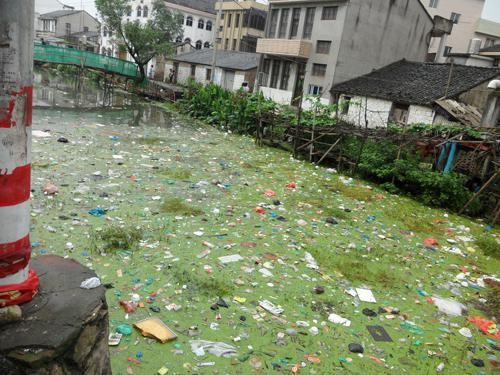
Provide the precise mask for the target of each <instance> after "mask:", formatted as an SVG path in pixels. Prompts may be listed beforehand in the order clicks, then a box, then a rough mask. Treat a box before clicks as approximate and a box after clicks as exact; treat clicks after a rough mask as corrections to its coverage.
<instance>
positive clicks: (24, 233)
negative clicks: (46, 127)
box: [0, 0, 39, 307]
mask: <svg viewBox="0 0 500 375" xmlns="http://www.w3.org/2000/svg"><path fill="white" fill-rule="evenodd" d="M33 33H34V0H22V1H10V0H0V307H4V306H9V305H17V304H20V303H23V302H27V301H30V300H31V299H33V297H34V296H35V295H36V293H37V291H38V284H39V281H38V276H37V275H36V273H35V272H34V271H33V270H30V268H29V261H30V257H31V244H30V239H29V225H30V202H29V198H30V173H31V164H30V163H31V117H32V115H31V114H32V105H33Z"/></svg>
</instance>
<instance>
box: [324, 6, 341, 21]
mask: <svg viewBox="0 0 500 375" xmlns="http://www.w3.org/2000/svg"><path fill="white" fill-rule="evenodd" d="M325 10H328V11H330V10H333V15H330V14H327V12H326V11H325ZM338 11H339V7H338V6H324V7H323V9H322V10H321V20H322V21H335V20H336V19H337V13H338ZM327 16H328V17H332V18H326V17H327Z"/></svg>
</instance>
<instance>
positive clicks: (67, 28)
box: [65, 23, 71, 36]
mask: <svg viewBox="0 0 500 375" xmlns="http://www.w3.org/2000/svg"><path fill="white" fill-rule="evenodd" d="M65 30H66V36H69V35H71V24H70V23H67V24H66V28H65Z"/></svg>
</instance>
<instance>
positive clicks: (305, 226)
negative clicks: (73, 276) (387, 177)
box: [31, 73, 500, 374]
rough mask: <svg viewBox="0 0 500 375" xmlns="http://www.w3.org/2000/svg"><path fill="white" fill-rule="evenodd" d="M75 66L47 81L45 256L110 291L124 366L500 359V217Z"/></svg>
mask: <svg viewBox="0 0 500 375" xmlns="http://www.w3.org/2000/svg"><path fill="white" fill-rule="evenodd" d="M45 74H46V73H45ZM58 77H59V76H49V77H47V76H45V78H41V77H40V76H38V84H37V88H36V94H35V95H36V96H35V105H36V108H35V110H34V114H33V123H34V124H33V175H32V189H33V194H32V232H31V233H32V234H31V239H32V242H33V255H34V256H37V255H42V254H58V255H62V256H68V257H72V258H75V259H76V260H78V261H79V262H81V263H82V264H84V265H86V266H88V267H90V268H92V269H94V270H95V271H96V273H97V274H98V276H99V278H100V280H101V282H102V283H103V284H105V285H106V286H107V287H108V290H107V303H108V306H109V315H110V334H111V337H110V347H109V348H110V353H111V361H112V368H113V373H114V374H167V373H168V374H186V373H193V374H196V373H198V374H252V373H260V374H272V373H298V374H302V373H304V374H333V373H337V372H339V373H340V372H346V373H357V374H359V373H365V374H382V373H398V374H402V373H407V374H427V373H434V372H436V371H438V372H440V371H442V372H443V373H461V374H465V373H467V374H486V373H491V372H492V371H494V368H495V367H496V366H497V364H498V362H497V355H498V339H500V333H499V331H498V328H497V327H496V325H495V323H494V319H495V317H496V318H498V312H499V311H498V310H499V301H498V291H499V285H500V280H499V279H497V278H496V277H497V276H498V275H497V274H495V272H497V271H498V270H499V269H500V268H499V262H498V256H499V249H498V242H496V241H497V239H498V234H499V232H498V230H497V229H495V228H491V227H488V225H487V224H485V223H482V222H479V221H470V220H468V219H465V218H461V217H458V216H456V215H453V214H451V213H446V212H445V211H442V210H437V209H431V208H428V207H424V206H422V205H420V204H418V203H416V202H415V201H412V200H410V199H407V198H404V197H399V196H395V195H391V194H389V193H387V192H384V191H383V190H381V189H379V188H377V187H375V186H370V185H368V184H367V183H366V182H363V181H361V180H357V179H351V178H348V177H344V176H342V175H340V174H337V173H336V171H334V170H332V169H328V168H323V167H315V166H314V165H312V164H310V163H307V162H303V161H297V160H294V159H292V158H291V157H290V155H289V154H288V153H286V152H284V151H280V150H276V149H271V148H266V147H262V148H259V147H256V146H255V144H254V142H253V140H252V139H251V138H248V137H240V136H235V135H231V134H227V133H223V132H220V131H218V130H216V129H214V128H211V127H209V126H207V125H204V124H203V123H200V122H198V121H195V120H193V119H190V118H187V117H184V116H182V115H180V114H178V113H176V112H175V109H173V108H168V107H166V106H164V105H163V107H162V105H161V104H154V103H145V102H141V101H140V100H139V99H137V98H134V97H131V96H126V95H120V94H117V93H116V92H115V93H113V94H112V95H111V96H110V97H108V98H107V99H106V98H105V96H106V95H104V94H103V93H100V92H99V90H98V89H97V88H93V87H85V88H84V89H85V95H83V96H82V95H80V96H78V95H76V96H75V95H74V92H75V91H74V87H73V86H72V84H71V83H65V81H64V80H60V77H59V78H58ZM58 80H60V81H58ZM44 81H45V82H44ZM103 95H104V96H103ZM103 100H108V101H109V103H112V104H113V106H112V107H102V101H103ZM143 334H144V335H143Z"/></svg>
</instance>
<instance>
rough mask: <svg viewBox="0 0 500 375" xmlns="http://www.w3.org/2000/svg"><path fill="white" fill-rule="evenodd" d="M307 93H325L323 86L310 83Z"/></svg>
mask: <svg viewBox="0 0 500 375" xmlns="http://www.w3.org/2000/svg"><path fill="white" fill-rule="evenodd" d="M315 91H316V92H315ZM307 93H308V94H309V95H319V96H321V95H323V86H319V85H314V84H310V85H309V88H308V89H307Z"/></svg>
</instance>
